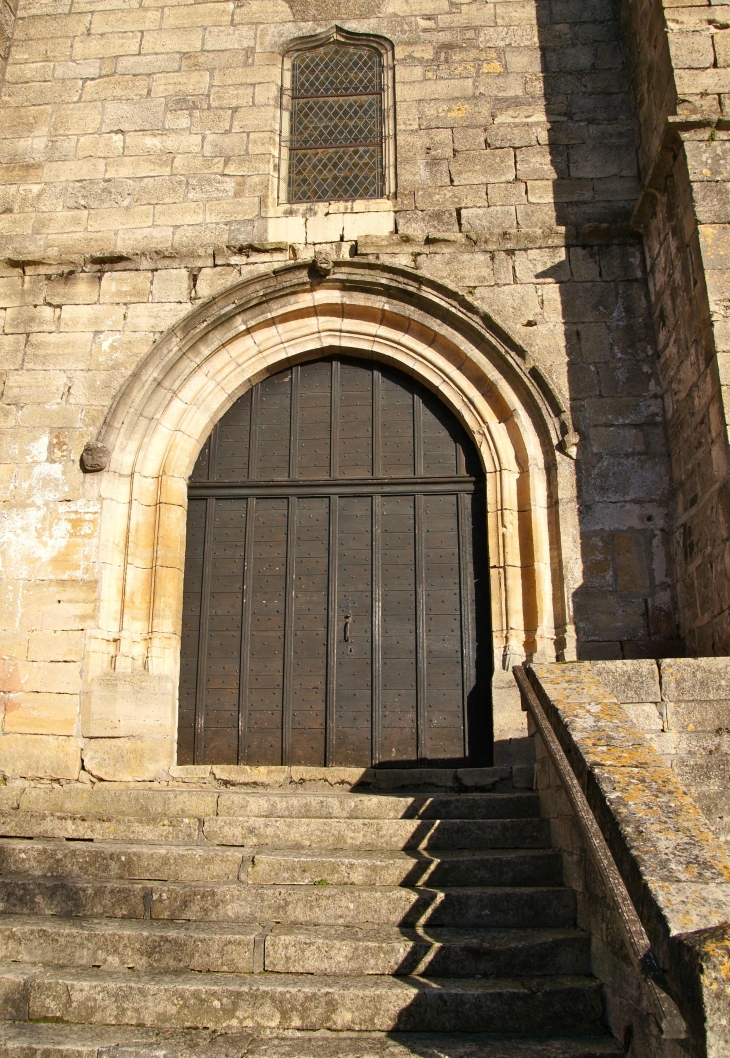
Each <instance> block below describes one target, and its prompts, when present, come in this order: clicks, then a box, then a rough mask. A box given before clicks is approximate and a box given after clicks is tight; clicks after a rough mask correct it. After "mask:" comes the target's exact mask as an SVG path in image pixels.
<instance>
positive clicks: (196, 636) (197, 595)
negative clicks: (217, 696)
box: [177, 442, 208, 764]
mask: <svg viewBox="0 0 730 1058" xmlns="http://www.w3.org/2000/svg"><path fill="white" fill-rule="evenodd" d="M206 445H207V442H206ZM207 459H208V456H207V449H206V455H205V463H206V466H207ZM206 473H207V471H204V470H203V469H202V468H201V472H200V475H199V477H200V478H201V479H204V478H205V474H206ZM205 512H206V500H198V499H191V500H190V501H189V502H188V517H187V531H186V540H185V575H184V582H183V618H182V635H181V640H180V708H179V713H178V742H177V751H178V764H193V763H194V761H195V698H196V689H197V678H198V649H199V646H200V606H201V601H202V580H203V550H204V547H205Z"/></svg>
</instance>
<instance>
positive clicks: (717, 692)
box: [659, 658, 730, 702]
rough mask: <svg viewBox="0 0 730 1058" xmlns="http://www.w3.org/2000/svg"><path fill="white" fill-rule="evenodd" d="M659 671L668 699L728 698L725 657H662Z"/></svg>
mask: <svg viewBox="0 0 730 1058" xmlns="http://www.w3.org/2000/svg"><path fill="white" fill-rule="evenodd" d="M659 671H660V673H661V681H662V691H663V693H664V694H665V695H666V696H667V698H668V699H669V701H670V702H688V701H704V702H711V701H728V700H730V662H728V660H727V658H664V659H663V660H662V661H660V662H659Z"/></svg>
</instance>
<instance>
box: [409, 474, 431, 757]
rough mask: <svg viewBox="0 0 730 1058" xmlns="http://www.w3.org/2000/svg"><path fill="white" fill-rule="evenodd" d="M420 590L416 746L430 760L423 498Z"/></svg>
mask: <svg viewBox="0 0 730 1058" xmlns="http://www.w3.org/2000/svg"><path fill="white" fill-rule="evenodd" d="M413 533H414V537H415V564H416V571H415V573H416V575H415V587H416V703H417V705H416V707H417V715H416V744H417V746H418V759H419V760H428V756H429V746H428V682H427V679H426V600H425V585H424V577H425V569H424V561H423V533H424V520H423V496H422V495H420V494H419V495H417V496H416V497H415V503H414V510H413Z"/></svg>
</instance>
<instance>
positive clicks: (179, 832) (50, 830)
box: [0, 811, 200, 845]
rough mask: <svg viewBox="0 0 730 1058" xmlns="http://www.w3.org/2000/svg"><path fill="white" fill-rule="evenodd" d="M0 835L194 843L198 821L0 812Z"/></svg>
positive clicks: (154, 843) (156, 842)
mask: <svg viewBox="0 0 730 1058" xmlns="http://www.w3.org/2000/svg"><path fill="white" fill-rule="evenodd" d="M0 838H66V839H71V840H75V841H126V842H130V841H131V842H150V843H151V844H152V845H174V844H177V845H194V844H196V843H197V842H198V841H199V840H200V822H199V820H198V819H197V818H192V817H191V818H186V817H183V816H180V817H174V816H111V815H110V816H102V815H92V814H88V815H73V814H64V813H62V812H25V811H17V812H0Z"/></svg>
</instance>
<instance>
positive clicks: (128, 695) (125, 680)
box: [81, 672, 175, 778]
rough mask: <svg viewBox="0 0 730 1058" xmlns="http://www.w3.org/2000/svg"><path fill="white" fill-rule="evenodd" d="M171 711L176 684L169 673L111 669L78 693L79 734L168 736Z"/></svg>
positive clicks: (172, 711) (173, 708)
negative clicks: (81, 692) (159, 674)
mask: <svg viewBox="0 0 730 1058" xmlns="http://www.w3.org/2000/svg"><path fill="white" fill-rule="evenodd" d="M174 714H175V688H174V686H173V682H172V680H171V679H170V677H168V676H153V675H152V674H151V673H149V672H119V673H117V672H110V673H109V674H107V675H104V676H96V677H95V678H94V679H93V680H92V681H91V682H90V684H89V686H88V687H86V689H85V690H84V693H83V694H82V696H81V734H82V735H83V736H84V737H85V738H109V737H111V738H122V737H127V738H146V739H153V738H163V739H164V738H166V737H169V733H170V726H171V724H172V722H173V718H174ZM145 777H146V776H145ZM100 778H109V776H100Z"/></svg>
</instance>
